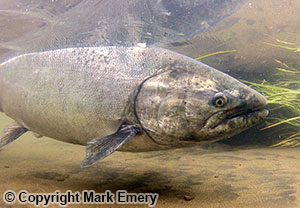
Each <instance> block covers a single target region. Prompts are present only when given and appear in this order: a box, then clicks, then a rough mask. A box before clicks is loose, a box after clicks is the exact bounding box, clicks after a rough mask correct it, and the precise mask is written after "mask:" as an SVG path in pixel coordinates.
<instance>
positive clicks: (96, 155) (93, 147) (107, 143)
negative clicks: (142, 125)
mask: <svg viewBox="0 0 300 208" xmlns="http://www.w3.org/2000/svg"><path fill="white" fill-rule="evenodd" d="M139 132H140V129H139V127H138V126H135V125H131V124H123V125H121V126H120V128H119V129H118V131H117V132H116V133H114V134H112V135H109V136H106V137H103V138H95V139H93V140H91V141H89V142H88V143H87V148H86V157H85V159H84V160H83V161H82V163H81V167H82V168H85V167H88V166H91V165H92V164H94V163H95V162H97V161H98V160H101V159H103V158H105V157H107V156H108V155H110V154H112V153H113V152H114V151H116V150H117V149H119V148H120V147H121V146H122V145H124V144H125V143H126V142H128V141H129V140H130V139H131V138H133V137H134V136H135V135H137V134H138V133H139Z"/></svg>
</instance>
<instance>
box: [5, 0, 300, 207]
mask: <svg viewBox="0 0 300 208" xmlns="http://www.w3.org/2000/svg"><path fill="white" fill-rule="evenodd" d="M32 2H34V1H32ZM32 2H31V3H30V1H25V0H24V1H22V0H21V1H18V0H14V1H10V0H3V1H1V2H0V28H1V30H0V57H1V60H5V59H7V58H8V57H11V56H14V55H15V54H19V53H22V52H20V51H22V50H21V49H22V46H24V48H26V50H25V51H30V50H37V49H38V47H39V45H43V47H42V48H44V47H47V46H48V45H51V44H53V43H54V42H55V38H56V37H57V38H59V37H62V36H60V33H61V32H62V31H59V32H60V33H58V34H57V36H55V37H54V36H51V38H53V39H49V40H45V38H40V37H44V36H45V33H46V32H49V31H46V32H45V31H43V27H45V25H46V26H47V25H51V24H54V25H60V24H61V25H64V26H65V25H67V26H66V28H70V31H72V32H74V31H75V32H76V30H72V29H71V28H73V27H74V25H72V24H73V22H72V24H71V23H70V25H68V24H64V23H63V22H61V21H62V19H59V21H58V19H55V18H54V19H52V17H53V16H54V17H55V16H58V15H61V17H62V18H64V17H65V18H66V17H67V16H64V14H65V12H66V11H69V10H72V8H73V7H74V8H76V5H77V3H78V4H79V3H80V1H79V0H78V1H72V3H65V2H57V1H52V3H53V2H54V3H55V4H57V6H56V7H54V8H53V7H51V1H49V2H48V1H45V2H43V7H42V6H39V7H36V8H35V7H34V9H33V10H32V11H33V12H32V13H30V15H28V14H26V15H24V16H22V14H25V13H26V9H27V10H28V9H29V10H30V9H32V8H33V7H31V4H33V5H34V3H32ZM87 5H88V4H87ZM106 6H107V5H106ZM49 8H51V10H49ZM97 8H98V7H97ZM45 10H46V11H47V10H49V12H48V13H42V14H43V15H42V16H41V15H40V14H41V13H40V11H45ZM299 10H300V2H298V1H297V0H284V1H272V0H253V1H249V2H248V3H245V4H244V6H243V7H242V8H241V9H239V10H238V11H237V12H236V13H234V14H233V15H231V16H230V17H227V18H225V19H223V20H222V21H220V22H219V23H218V24H216V25H215V26H214V27H212V28H211V29H209V30H207V31H205V32H202V33H199V34H197V35H195V36H193V37H192V38H189V40H188V41H185V40H178V41H176V44H167V45H165V47H167V48H169V49H171V50H174V51H177V52H180V53H182V54H185V55H188V56H191V57H194V58H197V57H200V56H203V55H206V54H209V53H212V52H216V51H225V50H235V52H231V53H225V54H222V55H214V56H210V57H208V58H204V59H201V61H202V62H204V63H207V64H209V65H211V66H213V67H215V68H217V69H219V70H221V71H224V72H226V73H228V74H230V75H232V76H234V77H236V78H238V79H241V80H248V81H253V82H261V81H263V80H267V81H276V80H278V79H295V80H297V79H299V77H298V75H297V74H294V75H292V76H289V75H288V74H286V73H280V72H278V71H277V70H276V67H279V66H278V62H276V61H274V59H278V60H281V61H283V62H284V63H288V64H289V66H293V67H294V68H297V67H298V69H299V68H300V67H299V66H300V62H299V60H300V59H299V55H300V54H299V52H298V51H297V47H298V43H299V41H300V36H299V32H300V27H299V25H300V24H299V23H300V15H299ZM12 11H13V12H12ZM78 15H79V16H80V15H82V14H78ZM166 15H168V13H166ZM68 18H69V19H68V20H70V19H72V18H73V19H76V18H75V16H74V17H73V16H72V17H68ZM79 19H80V18H79ZM82 19H83V20H82V22H83V24H86V25H87V24H88V23H87V22H85V21H84V18H83V16H82ZM54 20H55V21H57V22H53V21H54ZM51 21H52V22H51ZM92 23H94V22H92ZM187 24H188V23H187ZM134 26H135V25H133V27H134ZM87 27H88V28H90V27H91V26H90V25H87ZM41 28H42V29H41ZM57 28H59V27H57ZM66 28H64V29H66ZM32 31H33V32H32ZM31 32H32V33H31ZM54 32H55V31H54ZM64 32H65V33H64V35H63V37H64V36H69V37H71V35H70V34H69V33H68V31H64ZM110 32H111V31H110ZM135 35H136V34H135ZM182 35H185V34H181V36H182ZM122 37H124V36H122ZM72 38H73V36H72ZM77 38H78V37H77ZM114 38H119V36H117V37H114ZM168 38H173V36H172V37H171V36H170V37H168ZM155 40H156V39H155ZM45 41H46V42H45ZM48 41H49V42H48ZM53 41H54V42H53ZM68 41H71V42H72V41H73V39H71V40H68V39H66V40H64V42H60V41H59V42H58V43H56V44H57V45H55V44H54V45H51V47H50V48H53V47H54V48H59V47H60V46H61V45H60V44H62V45H64V44H65V45H68V44H69V42H68ZM132 41H133V40H132ZM89 43H90V44H93V43H94V42H93V41H91V42H89ZM164 43H165V40H164V41H162V43H160V44H164ZM82 44H84V43H82ZM272 44H273V45H272ZM274 45H277V46H274ZM278 45H280V46H284V47H290V48H294V49H295V50H288V49H286V48H283V47H278ZM20 48H21V49H20ZM41 50H42V49H41ZM295 51H296V52H295ZM278 73H279V74H278ZM271 107H274V106H271ZM279 114H281V115H286V117H291V116H295V115H292V114H291V113H290V112H288V111H287V110H286V109H284V108H282V109H280V110H279V111H271V114H270V117H276V116H277V115H279ZM11 122H12V120H10V119H9V118H8V117H6V116H5V115H4V114H1V115H0V127H1V128H4V126H7V125H8V124H10V123H11ZM271 122H273V121H272V120H270V119H269V120H266V121H265V122H261V123H260V124H259V125H257V126H255V127H253V128H251V129H249V130H247V131H245V132H243V133H241V134H239V135H236V136H234V137H232V138H230V139H227V140H224V141H221V142H218V143H216V144H212V145H207V146H204V147H193V148H186V149H177V150H168V151H157V152H146V153H123V152H116V153H114V154H112V155H111V156H109V157H108V158H105V159H104V160H102V161H100V162H98V163H96V165H94V166H92V167H91V168H87V169H81V168H80V163H81V161H82V160H83V159H84V156H85V147H83V146H79V145H72V144H67V143H62V142H59V141H56V140H53V139H50V138H45V137H42V138H35V137H34V136H33V135H32V134H31V133H30V132H29V133H26V134H25V135H23V136H22V137H21V138H20V139H18V140H17V141H16V142H14V143H12V144H10V145H9V146H7V147H6V148H5V149H2V150H0V176H1V177H0V184H1V185H0V196H1V198H0V207H34V206H30V205H28V204H27V205H19V204H14V205H7V204H5V202H4V201H3V200H2V194H3V193H4V192H5V191H6V190H14V191H15V192H18V191H19V190H22V189H25V190H27V191H28V192H33V193H48V192H54V191H55V190H60V191H61V192H65V191H67V190H72V191H73V192H76V191H83V190H95V191H96V192H98V193H102V192H104V191H105V190H111V191H112V192H116V191H117V190H127V191H128V192H137V193H148V192H149V193H158V194H159V195H160V196H159V199H158V202H157V205H156V207H299V206H300V176H299V173H300V166H299V164H298V163H299V159H300V152H299V149H298V148H271V147H269V146H270V145H271V144H274V143H276V142H278V141H280V140H281V139H283V138H284V137H287V136H289V135H290V134H291V133H293V131H295V129H290V128H288V126H278V127H276V128H272V129H270V130H265V131H261V130H260V129H261V128H262V127H265V126H266V125H267V124H268V123H271ZM188 196H190V197H192V200H190V201H187V200H185V198H186V197H188ZM73 206H74V207H147V205H117V204H114V205H69V207H73ZM50 207H56V206H54V205H51V206H50ZM57 207H58V206H57Z"/></svg>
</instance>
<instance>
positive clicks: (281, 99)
mask: <svg viewBox="0 0 300 208" xmlns="http://www.w3.org/2000/svg"><path fill="white" fill-rule="evenodd" d="M276 42H277V43H278V44H273V43H266V44H268V45H271V46H274V47H278V48H283V49H286V50H290V51H293V52H299V51H300V46H294V45H296V44H297V43H291V42H286V41H281V40H279V39H276ZM279 44H281V45H279ZM291 46H292V47H291ZM234 52H236V50H224V51H217V52H213V53H209V54H206V55H203V56H200V57H197V58H196V60H201V59H204V58H207V57H210V56H214V55H218V54H226V53H234ZM274 61H275V62H276V63H277V64H279V67H276V70H277V71H279V72H280V73H285V74H288V75H293V76H295V75H298V74H299V75H300V70H299V69H296V68H293V67H291V66H289V65H288V64H286V63H284V62H282V61H280V60H278V59H274ZM279 77H282V74H281V76H279ZM293 78H294V77H293ZM242 81H243V82H244V83H246V84H248V85H250V86H251V87H253V88H255V89H256V90H257V91H259V92H260V93H262V94H263V95H264V96H265V97H266V98H267V100H268V103H269V104H271V105H272V106H273V107H272V109H271V110H277V109H279V108H286V109H287V110H289V111H291V112H292V114H293V115H295V116H292V117H289V116H287V115H282V116H281V117H276V118H272V117H271V118H269V121H268V122H267V123H268V125H267V126H266V127H264V128H262V130H266V129H270V128H273V127H275V126H279V125H283V124H286V125H289V127H291V132H292V133H289V134H290V135H289V136H288V137H286V138H285V139H283V140H281V141H280V142H278V143H276V144H274V145H273V146H293V147H295V146H300V116H298V115H300V81H297V80H294V79H292V78H291V79H285V80H283V79H282V78H280V79H279V80H278V79H277V80H276V81H275V82H268V81H266V80H264V81H262V82H261V83H255V82H250V81H246V80H242Z"/></svg>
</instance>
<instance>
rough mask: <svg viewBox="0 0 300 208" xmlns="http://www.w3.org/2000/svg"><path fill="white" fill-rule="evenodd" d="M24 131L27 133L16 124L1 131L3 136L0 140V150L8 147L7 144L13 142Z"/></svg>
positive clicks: (22, 127)
mask: <svg viewBox="0 0 300 208" xmlns="http://www.w3.org/2000/svg"><path fill="white" fill-rule="evenodd" d="M26 131H28V129H26V128H25V127H24V126H22V125H20V124H18V123H15V124H12V125H10V126H8V127H6V128H5V129H4V130H3V136H2V137H1V139H0V149H1V148H3V147H4V146H6V145H8V144H9V143H11V142H13V141H15V140H16V139H17V138H19V137H20V136H21V135H22V134H24V133H25V132H26Z"/></svg>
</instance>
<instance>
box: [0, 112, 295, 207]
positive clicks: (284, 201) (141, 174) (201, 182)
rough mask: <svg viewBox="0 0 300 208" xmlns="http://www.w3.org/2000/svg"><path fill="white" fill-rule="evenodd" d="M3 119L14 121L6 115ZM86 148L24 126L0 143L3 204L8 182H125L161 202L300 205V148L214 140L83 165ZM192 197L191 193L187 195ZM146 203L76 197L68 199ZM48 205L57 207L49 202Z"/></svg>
mask: <svg viewBox="0 0 300 208" xmlns="http://www.w3.org/2000/svg"><path fill="white" fill-rule="evenodd" d="M0 121H1V123H0V126H1V127H3V126H4V125H7V124H8V123H9V119H7V118H5V119H4V118H3V116H1V119H0ZM84 156H85V148H84V147H83V146H77V145H72V144H66V143H63V142H59V141H56V140H53V139H48V138H39V139H38V138H35V137H33V136H32V134H31V133H26V134H25V135H23V136H22V137H21V138H20V139H18V140H17V141H16V142H14V143H13V144H11V145H9V146H7V147H6V148H5V149H3V150H1V151H0V207H33V206H31V205H18V204H13V205H10V206H8V205H6V204H5V203H4V201H3V200H2V195H3V193H4V192H5V191H6V190H14V191H15V192H18V191H19V190H22V189H25V190H27V191H28V192H33V193H45V192H54V191H55V190H60V191H61V192H66V191H67V190H72V191H73V192H76V191H80V192H81V191H82V190H95V191H96V192H97V193H103V192H105V190H111V191H112V192H116V191H117V190H127V191H128V192H137V193H146V192H150V193H158V194H159V199H158V202H157V205H156V207H206V208H207V207H251V208H253V207H299V205H300V165H299V161H300V151H299V149H274V148H251V149H249V148H248V149H241V148H239V149H237V148H231V147H225V148H224V147H223V146H214V147H213V148H210V149H206V150H204V149H202V148H200V147H195V148H188V149H179V150H172V151H162V152H150V153H122V152H116V153H114V154H112V155H111V156H110V157H108V158H106V159H104V160H102V161H100V162H98V163H96V165H94V166H92V167H90V168H87V169H81V168H80V167H79V166H80V162H81V161H82V159H83V158H84ZM185 195H187V196H190V197H194V199H193V200H191V201H186V200H185V199H184V196H185ZM124 206H125V207H132V206H134V207H148V206H147V205H118V204H113V205H70V206H68V207H124ZM50 207H58V206H54V205H51V206H50Z"/></svg>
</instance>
